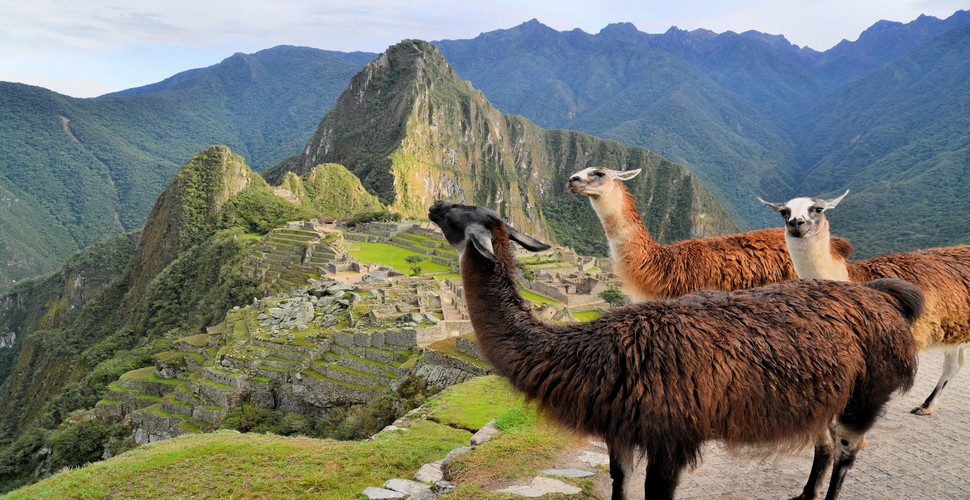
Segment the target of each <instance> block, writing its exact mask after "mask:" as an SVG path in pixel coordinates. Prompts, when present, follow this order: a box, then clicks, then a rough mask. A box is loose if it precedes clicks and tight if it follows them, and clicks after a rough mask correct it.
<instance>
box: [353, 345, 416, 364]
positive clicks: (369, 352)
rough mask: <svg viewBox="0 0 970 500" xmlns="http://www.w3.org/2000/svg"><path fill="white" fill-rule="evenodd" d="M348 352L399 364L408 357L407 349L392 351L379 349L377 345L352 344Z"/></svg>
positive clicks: (373, 359) (372, 359)
mask: <svg viewBox="0 0 970 500" xmlns="http://www.w3.org/2000/svg"><path fill="white" fill-rule="evenodd" d="M350 352H352V353H353V354H354V355H355V356H358V357H361V358H365V359H369V360H371V361H377V362H378V363H384V364H388V363H398V364H400V363H403V362H405V361H407V359H408V357H410V353H409V352H407V351H392V350H387V349H379V348H377V347H360V346H354V347H353V348H351V349H350Z"/></svg>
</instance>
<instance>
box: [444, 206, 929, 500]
mask: <svg viewBox="0 0 970 500" xmlns="http://www.w3.org/2000/svg"><path fill="white" fill-rule="evenodd" d="M429 218H430V219H431V220H432V221H433V222H434V223H435V224H437V225H438V226H439V227H440V228H441V230H442V232H443V233H444V235H445V237H446V238H447V240H448V241H449V242H450V243H451V244H452V245H453V246H454V247H455V248H456V249H457V250H458V252H459V256H460V267H461V276H462V282H463V290H464V293H465V297H466V304H467V307H468V312H469V314H470V318H471V321H472V326H473V327H474V329H475V334H476V336H477V339H478V343H479V345H480V347H481V349H482V352H483V354H484V355H485V357H486V358H487V359H488V361H489V362H490V363H491V364H492V366H493V367H494V369H495V371H496V372H497V373H498V374H500V375H502V376H504V377H507V378H508V379H509V381H510V382H511V384H512V386H513V387H515V388H516V389H518V390H519V391H522V392H523V393H525V394H526V395H527V396H528V397H529V398H531V399H533V400H535V401H536V402H537V404H538V406H539V407H540V408H541V409H542V411H543V412H544V413H545V414H546V415H547V416H549V417H550V418H551V419H552V420H554V421H556V422H558V423H559V424H561V425H563V426H565V427H567V428H569V429H573V430H576V431H580V432H584V433H588V434H592V435H596V436H599V437H601V438H602V439H603V440H604V441H605V442H606V443H607V446H608V448H609V453H610V476H611V477H612V479H613V492H612V495H613V498H614V499H619V498H623V497H624V481H625V479H626V478H627V477H628V476H629V475H630V473H631V469H632V464H633V463H634V461H635V456H636V455H638V454H640V455H642V456H645V457H646V459H647V467H646V480H645V482H644V493H645V494H646V496H647V498H672V497H673V496H674V492H675V490H676V486H677V483H678V480H679V477H680V474H681V472H682V471H683V469H684V468H685V467H687V466H691V465H694V464H696V462H697V461H698V459H699V456H700V452H701V445H702V444H703V443H704V442H706V441H710V440H719V441H722V442H725V443H727V444H728V445H756V446H760V447H765V446H768V447H772V446H781V447H784V448H790V447H791V446H793V445H799V444H808V443H812V442H814V444H815V458H814V460H813V463H812V469H811V473H810V474H809V478H808V481H807V483H806V484H805V486H804V489H803V490H802V493H801V497H800V498H815V497H816V495H817V494H818V491H819V488H820V486H821V484H820V481H821V478H822V477H823V476H824V475H825V472H826V470H827V469H828V468H829V466H830V465H831V464H832V462H833V459H834V467H833V470H832V475H831V480H830V482H829V487H828V492H827V498H835V497H836V496H838V494H839V492H840V490H841V487H842V484H843V481H844V479H845V474H846V472H847V471H848V469H849V468H850V467H851V466H852V465H853V463H854V461H855V457H856V453H857V452H858V450H859V444H860V442H861V440H862V439H863V438H864V435H865V433H866V431H868V430H869V429H870V428H871V427H872V425H873V424H874V423H875V421H876V419H877V418H878V416H879V415H880V413H881V412H882V410H883V408H884V406H885V404H886V403H887V402H888V401H889V399H890V396H891V395H892V394H893V393H894V392H896V391H900V390H906V389H907V388H909V387H910V386H911V384H912V382H913V377H914V376H915V371H916V359H915V358H916V346H915V343H914V342H913V336H912V333H911V331H910V324H911V323H912V321H913V318H914V317H916V316H918V315H919V313H920V310H921V307H922V294H921V293H920V291H919V289H918V288H916V287H914V286H913V285H911V284H909V283H906V282H904V281H901V280H880V281H876V282H872V283H866V284H865V285H861V284H854V283H841V282H836V281H825V280H812V281H808V280H803V281H789V282H785V283H779V284H775V285H771V286H766V287H762V288H756V289H752V290H745V291H739V292H731V293H725V292H705V293H698V294H692V295H685V296H682V297H679V298H676V299H667V300H657V301H650V302H644V303H640V304H636V305H633V306H628V307H625V308H622V309H618V310H614V311H611V312H609V313H607V314H605V315H603V316H601V317H600V318H597V319H595V320H593V321H590V322H585V323H572V324H567V325H555V326H553V325H547V324H545V323H543V322H541V321H540V320H538V319H537V318H536V317H535V316H534V315H533V314H532V312H531V310H530V308H529V306H528V303H527V302H526V301H525V300H524V299H523V298H522V296H521V295H520V294H519V291H518V285H517V283H516V263H515V260H514V257H513V252H512V249H511V241H510V240H514V241H516V242H518V243H519V244H521V245H522V246H523V247H525V248H526V249H529V250H532V251H539V250H543V249H546V248H548V246H547V245H544V244H543V243H540V242H538V241H536V240H535V239H533V238H531V237H529V236H526V235H524V234H521V233H519V232H518V231H515V230H514V229H513V228H511V227H509V226H507V225H506V224H505V223H504V222H503V221H502V220H501V219H500V218H499V217H498V215H497V214H496V213H495V212H493V211H491V210H487V209H484V208H480V207H475V206H468V205H460V204H454V203H449V202H441V201H439V202H437V203H435V204H434V205H433V206H432V207H431V208H430V210H429ZM806 395H812V397H806ZM833 422H834V425H833ZM830 426H831V427H830ZM833 438H835V439H834V440H833Z"/></svg>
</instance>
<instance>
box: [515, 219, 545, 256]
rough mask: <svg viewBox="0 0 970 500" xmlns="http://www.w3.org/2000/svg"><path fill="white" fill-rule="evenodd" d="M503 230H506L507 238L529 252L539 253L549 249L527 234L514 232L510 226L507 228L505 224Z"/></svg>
mask: <svg viewBox="0 0 970 500" xmlns="http://www.w3.org/2000/svg"><path fill="white" fill-rule="evenodd" d="M505 229H506V230H508V233H509V238H511V239H512V241H514V242H516V243H518V244H520V245H522V248H525V249H526V250H528V251H530V252H541V251H543V250H548V249H549V248H551V247H550V246H549V245H546V244H545V243H543V242H541V241H539V240H537V239H535V238H533V237H531V236H529V235H527V234H522V233H520V232H518V231H516V230H515V228H514V227H512V226H509V225H507V224H506V226H505Z"/></svg>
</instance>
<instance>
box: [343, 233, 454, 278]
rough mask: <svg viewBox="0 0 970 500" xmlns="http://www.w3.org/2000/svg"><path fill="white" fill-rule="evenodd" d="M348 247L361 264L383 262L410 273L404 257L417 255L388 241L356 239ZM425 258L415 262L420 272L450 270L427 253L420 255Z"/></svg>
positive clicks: (409, 266)
mask: <svg viewBox="0 0 970 500" xmlns="http://www.w3.org/2000/svg"><path fill="white" fill-rule="evenodd" d="M353 245H354V246H353V247H352V248H351V249H350V254H351V255H353V256H354V258H355V259H357V260H359V261H360V262H361V263H363V264H383V265H385V266H390V267H392V268H394V270H395V271H398V272H400V273H404V274H407V275H410V274H411V265H412V264H411V263H409V262H408V261H407V260H406V259H407V258H408V257H410V256H412V255H419V254H418V253H416V252H415V251H414V250H408V249H406V248H402V247H399V246H397V245H391V244H388V243H369V242H363V241H358V242H354V244H353ZM421 257H425V260H422V261H421V262H418V263H417V266H418V267H420V268H421V274H433V273H441V272H446V271H451V268H450V267H448V266H445V265H442V264H438V263H437V262H434V261H432V260H431V258H430V257H428V256H427V255H421Z"/></svg>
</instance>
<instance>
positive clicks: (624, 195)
mask: <svg viewBox="0 0 970 500" xmlns="http://www.w3.org/2000/svg"><path fill="white" fill-rule="evenodd" d="M589 200H590V203H592V205H593V210H594V211H596V215H597V217H599V219H600V223H601V224H602V225H603V230H604V231H605V232H606V238H607V240H608V241H609V243H610V256H611V257H612V258H613V260H614V262H622V260H623V259H622V256H623V254H624V253H626V251H627V249H628V248H629V247H631V246H637V247H652V246H655V245H657V243H656V242H655V241H653V238H651V237H650V232H649V231H647V226H646V225H644V223H643V220H642V219H640V214H639V213H637V205H636V200H634V199H633V195H631V194H630V192H629V191H628V190H627V189H626V187H625V186H623V185H622V184H620V183H618V182H615V183H614V186H613V190H612V191H610V192H609V193H606V194H604V195H601V196H597V197H596V198H592V197H591V198H590V199H589Z"/></svg>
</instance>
